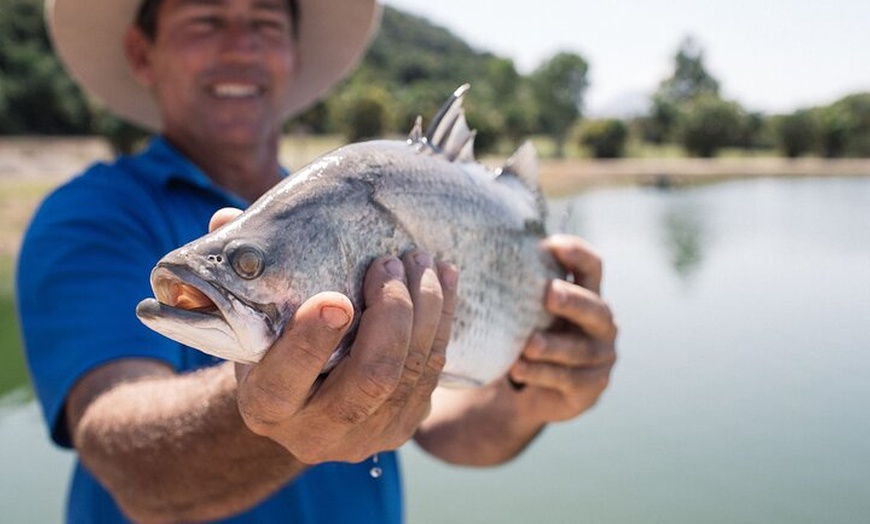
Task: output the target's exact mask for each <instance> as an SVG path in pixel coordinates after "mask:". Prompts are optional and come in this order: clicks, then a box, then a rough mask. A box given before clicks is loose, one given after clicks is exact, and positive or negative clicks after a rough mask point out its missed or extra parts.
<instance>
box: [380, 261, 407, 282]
mask: <svg viewBox="0 0 870 524" xmlns="http://www.w3.org/2000/svg"><path fill="white" fill-rule="evenodd" d="M384 269H386V270H387V273H389V274H390V276H392V277H395V278H404V276H405V266H404V265H402V262H401V261H400V260H399V259H397V258H389V259H387V261H386V262H384Z"/></svg>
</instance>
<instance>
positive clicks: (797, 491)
mask: <svg viewBox="0 0 870 524" xmlns="http://www.w3.org/2000/svg"><path fill="white" fill-rule="evenodd" d="M552 207H553V217H552V223H553V226H554V228H557V229H561V230H563V231H570V232H574V233H579V234H581V235H583V236H584V237H586V238H588V239H589V240H590V241H591V242H592V243H593V244H594V245H595V246H596V247H597V248H598V249H599V250H600V251H601V252H602V253H603V255H604V258H605V261H606V263H605V285H604V293H605V295H606V297H607V298H608V300H609V301H610V303H611V305H612V306H613V308H614V310H615V313H616V315H617V320H618V322H619V324H620V338H619V354H620V359H619V362H618V364H617V368H616V370H615V373H614V375H613V380H612V383H611V386H610V388H609V390H608V391H607V392H606V394H605V395H604V397H603V398H602V400H601V402H600V403H599V405H598V406H597V407H596V408H595V409H594V410H593V411H591V412H590V413H589V414H587V415H586V416H584V417H581V418H579V419H577V420H575V421H572V422H569V423H565V424H560V425H556V426H553V427H551V428H548V429H547V430H546V431H545V433H544V434H543V435H542V436H541V438H540V439H539V440H538V441H537V442H536V443H535V444H534V445H533V446H532V447H531V448H530V449H529V450H528V452H527V453H525V454H524V455H523V456H522V457H521V458H519V459H518V460H516V461H514V462H512V463H511V464H509V465H507V466H504V467H500V468H495V469H485V470H469V469H462V468H454V467H449V466H446V465H443V464H440V463H437V462H434V461H432V460H431V459H429V458H428V457H426V456H424V455H423V454H422V453H421V452H420V451H419V450H418V449H417V448H415V447H414V446H412V445H411V446H406V448H405V449H404V450H403V453H402V456H403V461H404V465H405V468H404V470H405V484H406V496H407V514H408V522H409V523H411V524H416V523H442V522H462V523H468V524H471V523H480V524H483V523H492V522H500V523H513V522H516V523H527V522H537V523H575V522H577V523H579V522H590V523H614V524H615V523H619V524H622V523H643V524H647V523H662V524H665V523H667V524H678V523H686V524H689V523H692V524H696V523H705V524H706V523H722V524H726V523H727V524H731V523H740V524H744V523H758V524H769V523H783V524H800V523H807V524H810V523H813V524H816V523H825V524H829V523H831V524H852V523H858V522H867V519H868V516H870V500H868V497H867V494H868V493H870V416H868V409H870V380H867V377H868V376H870V178H861V179H835V178H834V179H804V180H756V181H738V182H728V183H722V184H717V185H711V186H707V187H699V188H689V189H677V190H671V191H658V190H653V189H643V188H624V189H613V190H600V191H594V192H591V193H587V194H582V195H578V196H576V197H573V198H567V199H561V200H558V201H555V202H553V203H552ZM4 296H6V295H4ZM3 304H7V303H5V302H0V308H3V309H0V326H2V328H3V331H2V336H3V337H4V338H3V342H2V344H3V346H2V348H3V352H2V361H0V368H3V371H2V373H3V374H2V375H0V377H2V378H0V380H2V381H3V382H2V384H3V385H2V388H4V389H3V391H8V388H10V387H13V386H17V385H19V384H21V383H22V377H23V375H22V371H23V365H22V363H21V358H20V355H19V354H18V353H17V352H16V350H11V349H10V348H11V346H12V345H14V344H15V342H14V340H15V339H14V337H13V338H9V334H8V333H9V332H8V331H7V328H8V327H9V326H12V325H14V324H13V323H12V322H11V321H10V320H9V319H8V318H7V317H8V313H9V310H8V307H7V306H6V305H3ZM10 341H11V342H10ZM6 369H9V370H14V371H11V372H8V373H7V372H6ZM15 391H16V392H15V393H13V394H8V393H7V394H6V396H5V400H4V401H0V464H2V471H3V473H2V475H0V507H2V508H4V509H3V516H2V517H0V521H2V522H4V523H6V522H10V523H16V522H49V523H51V522H58V521H59V518H60V517H59V515H60V514H61V507H62V504H63V493H64V489H65V488H64V486H65V478H66V475H67V474H68V471H69V467H70V461H71V458H70V456H69V455H68V454H64V453H61V452H58V451H56V450H53V449H52V448H51V447H50V446H49V445H48V444H47V443H46V441H45V437H44V430H43V428H42V427H41V420H40V417H39V414H38V410H37V409H36V408H35V406H34V404H33V402H32V400H30V399H29V398H28V396H27V395H26V394H23V393H21V389H20V388H18V389H16V390H15ZM373 481H375V480H373ZM337 496H338V497H339V499H340V495H337Z"/></svg>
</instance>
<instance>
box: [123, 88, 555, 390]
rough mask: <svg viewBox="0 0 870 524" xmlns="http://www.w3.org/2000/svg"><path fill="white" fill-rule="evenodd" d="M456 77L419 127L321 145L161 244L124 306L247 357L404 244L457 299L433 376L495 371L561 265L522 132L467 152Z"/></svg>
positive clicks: (192, 341) (175, 334)
mask: <svg viewBox="0 0 870 524" xmlns="http://www.w3.org/2000/svg"><path fill="white" fill-rule="evenodd" d="M468 88H469V86H468V85H464V86H461V87H460V88H459V89H457V90H456V92H455V93H454V94H453V96H452V97H450V99H449V100H448V101H447V102H446V103H445V105H444V106H443V107H442V108H441V110H440V111H439V113H438V115H437V116H436V118H435V119H434V121H433V122H432V124H430V126H429V128H428V130H427V131H426V133H425V134H424V133H423V130H422V126H421V119H420V118H419V117H418V119H417V122H416V124H415V126H414V129H413V130H412V131H411V134H410V136H409V138H408V140H407V141H401V140H374V141H368V142H361V143H356V144H351V145H347V146H344V147H341V148H339V149H336V150H335V151H333V152H331V153H328V154H326V155H324V156H322V157H320V158H318V159H317V160H315V161H313V162H312V163H311V164H309V165H307V166H306V167H304V168H302V169H301V170H299V172H298V173H296V174H295V175H293V176H291V177H289V178H288V179H286V180H284V181H282V182H281V183H279V184H278V185H276V186H275V187H274V188H272V189H271V190H270V191H269V192H267V193H266V194H265V195H264V196H263V197H261V198H260V199H259V200H257V201H256V202H255V203H254V204H253V205H251V206H250V208H249V209H248V210H247V211H245V212H244V213H242V214H241V215H240V216H239V217H238V218H236V219H235V220H233V221H232V222H230V223H228V224H226V225H225V226H223V227H221V228H220V229H218V230H216V231H214V232H212V233H210V234H208V235H205V236H203V237H201V238H199V239H197V240H195V241H193V242H191V243H189V244H187V245H185V246H183V247H181V248H178V249H176V250H174V251H172V252H171V253H169V254H167V255H166V256H165V257H163V258H162V259H161V260H160V261H159V262H158V264H157V266H156V267H155V268H154V270H153V272H152V273H151V286H152V288H153V290H154V295H155V297H156V299H154V298H149V299H145V300H143V301H142V302H141V303H140V304H139V306H138V307H137V309H136V314H137V315H138V317H139V318H140V320H141V321H142V322H144V323H145V325H147V326H148V327H150V328H151V329H153V330H155V331H157V332H159V333H162V334H163V335H165V336H167V337H169V338H172V339H174V340H176V341H178V342H181V343H183V344H186V345H188V346H191V347H194V348H197V349H199V350H201V351H204V352H206V353H208V354H211V355H214V356H217V357H220V358H224V359H228V360H233V361H237V362H246V363H252V362H257V361H259V360H260V358H261V357H262V356H263V354H264V353H265V352H266V350H267V349H268V348H269V347H270V346H271V345H272V343H273V342H274V341H275V340H276V338H277V337H278V336H279V335H280V333H281V331H282V330H283V328H284V326H285V325H286V324H287V322H288V320H289V319H290V318H291V316H292V315H293V313H294V311H296V309H297V308H298V307H299V305H300V304H301V303H302V302H303V301H305V300H306V299H307V298H309V297H311V296H313V295H314V294H316V293H319V292H321V291H339V292H341V293H344V294H345V295H347V296H348V297H349V298H350V299H351V301H352V302H353V304H354V308H355V312H356V313H355V315H354V321H353V325H352V326H351V331H350V335H349V336H347V337H345V341H344V342H342V344H341V345H340V347H339V348H337V349H336V351H335V352H334V353H333V355H332V356H331V358H330V359H329V362H328V363H327V365H326V366H325V368H324V371H328V370H329V369H330V368H331V367H332V366H334V365H335V364H336V362H337V361H338V360H339V359H340V358H341V356H342V355H343V354H344V353H345V352H346V351H347V350H348V348H349V345H350V343H351V341H352V339H353V333H354V332H355V329H356V327H357V323H358V320H359V317H360V315H359V313H360V312H361V310H362V305H363V300H362V282H363V277H364V275H365V272H366V270H367V268H368V266H369V264H370V263H371V262H372V261H373V260H374V259H375V258H377V257H379V256H382V255H389V254H392V255H401V254H403V253H404V252H407V251H408V250H411V249H413V248H421V249H424V250H426V251H427V252H429V253H431V254H432V255H433V256H434V257H435V258H436V259H437V260H442V261H445V262H450V263H452V264H454V265H455V266H456V267H457V269H458V270H459V275H460V278H459V287H458V292H457V305H456V313H455V317H454V323H453V331H452V336H451V340H450V343H449V345H448V348H447V363H446V365H445V367H444V370H443V373H442V375H441V377H440V384H442V385H448V386H479V385H483V384H487V383H489V382H492V381H493V380H495V379H497V378H499V377H501V376H504V374H505V373H506V372H507V370H508V369H509V368H510V366H511V365H512V364H513V363H514V361H515V360H516V359H517V358H518V357H519V355H520V353H521V352H522V348H523V346H524V345H525V343H526V341H527V339H528V337H529V336H530V334H531V333H532V331H533V330H535V329H539V328H544V327H546V326H547V325H548V324H549V323H550V322H551V320H552V318H551V317H550V315H549V314H548V313H547V312H546V311H545V310H544V308H543V304H544V294H545V291H546V287H547V282H548V281H549V280H550V279H552V278H555V277H556V276H558V275H560V274H561V273H560V271H559V269H558V266H557V264H556V263H555V261H554V260H553V258H552V256H551V255H550V254H549V252H548V251H546V250H545V249H543V248H542V247H541V240H542V238H543V237H544V235H545V227H544V224H545V214H546V207H545V202H544V199H543V198H542V195H541V192H540V187H539V185H538V175H537V154H536V152H535V150H534V147H533V146H532V145H531V143H526V144H525V145H523V146H522V147H520V148H519V149H518V150H517V152H516V153H515V154H514V155H513V156H512V157H511V158H510V159H509V160H508V161H507V162H506V163H505V165H504V167H503V168H501V169H498V170H492V169H488V168H486V167H484V166H483V165H481V164H479V163H477V162H476V161H475V159H474V153H473V148H474V132H473V131H471V130H470V129H469V128H468V125H467V123H466V120H465V115H464V111H463V109H462V101H463V98H464V95H465V93H466V91H467V90H468Z"/></svg>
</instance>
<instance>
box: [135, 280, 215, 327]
mask: <svg viewBox="0 0 870 524" xmlns="http://www.w3.org/2000/svg"><path fill="white" fill-rule="evenodd" d="M151 288H152V289H153V290H154V297H155V299H156V300H157V302H159V303H160V305H161V306H162V308H163V309H165V311H166V312H167V313H169V312H173V311H175V312H178V313H182V314H184V313H186V314H187V315H186V316H189V315H190V314H193V315H205V316H210V317H216V318H220V319H223V320H224V321H225V322H227V323H228V324H229V321H228V319H227V318H226V317H225V315H224V311H227V310H228V309H229V308H230V303H229V300H228V299H227V298H226V297H225V296H224V294H223V293H222V292H221V291H220V290H218V288H216V287H215V286H213V285H212V284H210V283H209V282H207V281H205V280H203V279H202V278H200V277H198V276H197V275H195V274H194V273H193V272H191V271H189V270H187V269H186V268H184V267H181V266H176V267H171V269H170V267H168V266H158V267H157V268H155V269H154V272H153V273H152V275H151ZM221 306H223V307H221Z"/></svg>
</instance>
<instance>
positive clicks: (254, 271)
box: [229, 245, 266, 280]
mask: <svg viewBox="0 0 870 524" xmlns="http://www.w3.org/2000/svg"><path fill="white" fill-rule="evenodd" d="M229 258H230V263H231V264H232V266H233V271H235V272H236V274H237V275H239V276H240V277H242V278H243V279H245V280H253V279H255V278H257V277H258V276H260V275H261V274H263V269H264V268H265V266H266V259H265V256H264V255H263V252H262V251H260V250H259V249H258V248H257V247H254V246H250V245H246V246H240V247H238V248H236V249H235V250H233V251H232V253H230V255H229Z"/></svg>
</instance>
